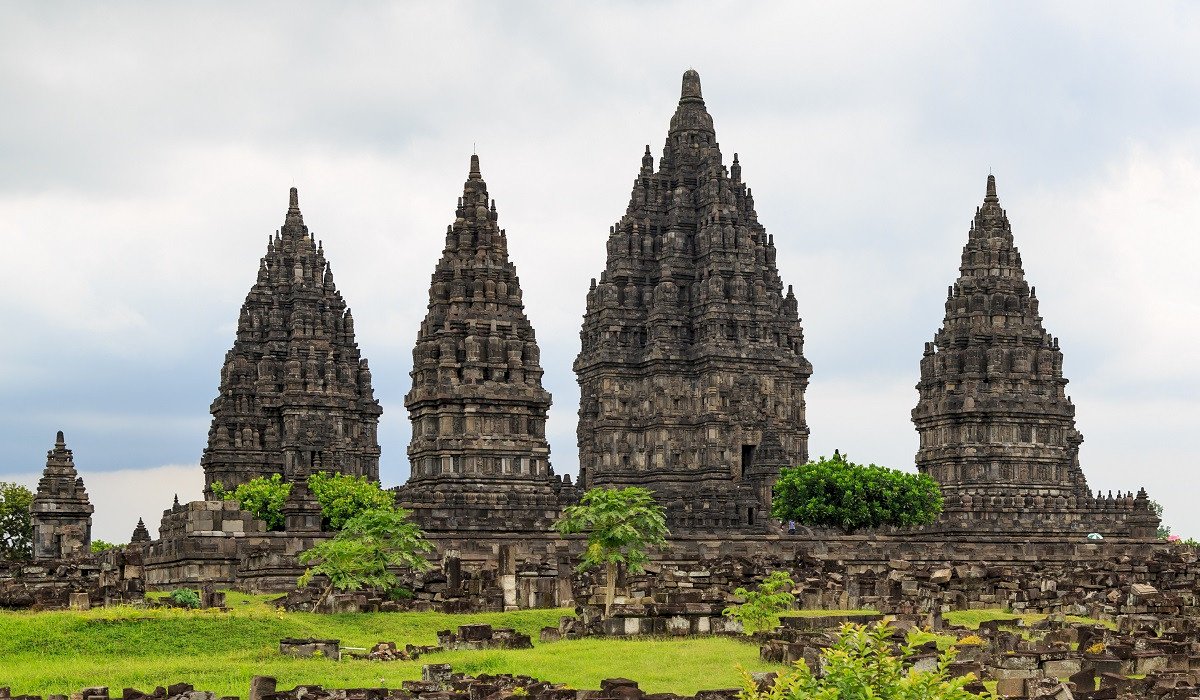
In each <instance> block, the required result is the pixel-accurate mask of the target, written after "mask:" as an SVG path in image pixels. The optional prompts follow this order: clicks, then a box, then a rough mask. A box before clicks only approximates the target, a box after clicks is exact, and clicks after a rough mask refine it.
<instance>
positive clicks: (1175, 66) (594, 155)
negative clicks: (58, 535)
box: [0, 1, 1200, 542]
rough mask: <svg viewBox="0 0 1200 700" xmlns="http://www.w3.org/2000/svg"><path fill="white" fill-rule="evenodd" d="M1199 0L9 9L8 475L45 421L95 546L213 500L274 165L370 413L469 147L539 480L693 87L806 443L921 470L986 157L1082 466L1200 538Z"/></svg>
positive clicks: (1, 61) (400, 363) (3, 392)
mask: <svg viewBox="0 0 1200 700" xmlns="http://www.w3.org/2000/svg"><path fill="white" fill-rule="evenodd" d="M1197 66H1200V5H1197V4H1195V3H1178V4H1174V3H1136V4H1133V3H1122V4H1118V3H1111V4H1109V3H1096V2H1090V1H1089V2H1075V3H1046V2H1028V3H991V4H985V3H941V2H939V3H930V4H918V3H878V2H872V3H865V4H852V3H844V2H840V3H829V2H819V3H816V2H814V3H797V2H780V3H765V2H763V3H757V2H753V3H746V2H737V3H733V2H730V3H698V2H678V3H675V2H659V3H642V2H637V3H634V2H629V3H582V2H581V3H569V2H547V3H519V2H505V3H445V2H438V3H424V4H421V5H417V4H405V3H366V2H362V3H323V4H316V3H305V2H286V3H284V2H280V3H224V4H221V3H116V2H113V3H104V4H100V3H54V2H25V3H7V2H5V3H0V105H2V106H0V240H2V241H3V256H4V258H3V259H4V262H5V265H4V271H3V273H2V274H0V308H2V310H3V317H2V318H3V321H2V325H0V329H2V333H3V339H4V340H3V342H2V343H0V479H9V480H13V479H15V480H19V481H23V482H25V483H30V484H32V483H34V482H35V481H36V476H37V474H38V472H40V470H41V468H42V466H43V465H44V463H45V450H47V449H49V448H50V447H51V446H52V443H53V439H54V432H55V431H56V430H59V429H62V430H64V431H66V436H67V441H68V445H69V446H70V447H72V448H73V449H74V450H75V457H76V464H77V465H78V467H79V469H80V471H81V474H82V475H83V478H84V480H85V482H86V483H87V485H88V488H89V489H90V491H91V492H92V495H93V500H94V502H95V504H96V516H95V531H94V535H95V536H96V537H100V538H103V539H108V540H116V541H119V542H124V541H127V540H128V537H129V534H130V532H131V531H132V529H133V526H134V524H135V523H136V522H137V519H138V517H139V516H140V517H145V518H146V521H147V525H148V526H149V527H150V529H151V531H152V532H155V531H156V529H157V525H158V519H159V517H160V514H161V511H162V510H163V509H164V508H166V507H167V506H168V505H169V504H170V498H171V494H172V493H174V492H178V493H179V495H180V498H181V499H182V500H192V499H195V498H199V497H200V488H201V483H202V481H201V478H200V476H199V467H198V466H196V465H197V464H198V462H199V458H200V453H201V450H202V448H203V446H204V443H205V438H206V434H207V430H208V425H209V414H208V406H209V403H210V402H211V401H212V400H213V398H215V396H216V390H217V383H218V379H219V369H220V366H221V363H222V358H223V356H224V353H225V352H226V351H227V350H228V349H229V347H230V345H231V344H232V342H233V336H234V329H235V324H236V321H237V316H238V308H239V306H240V305H241V303H242V300H243V298H244V296H245V294H246V292H247V290H248V289H249V288H250V285H251V284H252V283H253V282H254V279H255V275H256V272H257V269H258V260H259V258H260V257H261V256H262V254H263V253H264V252H265V248H266V241H267V236H268V234H270V233H271V232H273V231H274V230H275V229H276V228H278V227H279V226H280V224H281V223H282V221H283V216H284V212H285V209H286V205H287V190H288V188H289V187H291V186H293V185H295V186H297V187H299V189H300V202H301V207H302V209H303V211H304V216H305V221H306V223H308V224H309V226H310V228H311V229H312V230H313V231H314V232H315V233H316V235H317V237H318V238H320V239H322V240H323V241H324V244H325V250H326V252H327V254H328V256H329V259H330V260H331V262H332V266H333V270H334V276H335V279H336V282H337V285H338V287H339V289H340V290H341V291H342V293H343V294H344V296H345V298H346V299H347V301H348V303H349V304H350V305H351V307H352V308H353V309H354V317H355V321H356V329H357V332H358V341H359V344H360V346H361V347H362V350H363V354H364V356H365V357H367V358H368V359H369V360H370V362H371V368H372V370H373V373H374V377H375V384H376V391H377V395H378V397H379V399H380V401H381V402H382V404H383V409H384V414H383V419H382V422H381V426H380V443H381V445H382V448H383V461H382V469H381V471H382V478H383V482H384V484H385V485H395V484H399V483H402V482H403V481H404V480H405V478H406V477H407V475H408V463H407V459H406V457H405V448H406V446H407V443H408V438H409V423H408V417H407V414H406V412H405V410H404V405H403V397H404V394H405V392H406V391H407V390H408V388H409V378H408V371H409V369H410V364H411V348H412V343H413V341H414V339H415V337H416V332H417V327H418V325H419V323H420V320H421V318H422V317H423V315H424V313H425V307H426V303H427V300H428V297H427V293H428V292H427V290H428V285H429V277H430V274H431V273H432V271H433V267H434V263H435V262H436V260H437V258H438V256H439V253H440V249H441V246H442V244H443V242H444V231H445V227H446V225H447V224H449V223H450V222H451V221H452V220H453V215H454V205H455V201H456V198H457V197H458V196H459V194H460V193H461V191H462V181H463V180H464V179H465V177H466V174H467V166H468V158H469V156H470V154H471V152H472V149H473V148H474V149H477V151H478V153H479V155H480V158H481V160H482V166H483V175H484V178H485V179H486V180H487V182H488V185H489V189H490V191H491V194H492V196H493V197H495V198H496V200H497V203H498V210H499V214H500V222H501V225H502V226H504V227H505V228H506V229H507V231H508V236H509V249H510V252H511V254H512V257H513V261H514V262H515V263H516V265H517V270H518V273H519V274H520V277H521V283H522V287H523V289H524V292H525V302H526V309H527V312H528V314H529V317H530V319H531V321H532V322H533V325H534V327H535V328H536V330H537V333H538V338H539V340H540V343H541V347H542V362H543V365H544V366H545V370H546V375H545V381H546V385H547V388H548V389H549V390H550V391H551V392H552V393H553V395H554V408H553V409H552V412H551V420H550V424H549V426H548V431H549V437H550V442H551V450H552V455H551V456H552V461H553V463H554V465H555V467H556V469H557V470H558V471H560V472H561V471H566V472H570V473H574V472H575V471H576V468H577V453H576V445H575V415H576V410H577V408H578V389H577V386H576V384H575V377H574V375H573V373H572V372H571V361H572V360H573V358H574V356H575V354H576V353H577V352H578V350H579V340H578V338H579V336H578V332H579V326H580V320H581V315H582V313H583V309H584V301H585V294H586V292H587V288H588V281H589V279H590V278H592V277H595V276H598V275H599V273H600V271H601V270H602V269H603V268H604V252H605V240H606V236H607V231H608V226H609V225H611V224H612V223H613V222H615V221H616V220H617V219H618V218H619V217H620V216H621V214H622V213H623V212H624V211H625V207H626V204H627V202H628V196H629V192H630V187H631V185H632V182H633V178H634V177H635V176H636V174H637V171H638V167H639V165H640V161H641V154H642V150H643V148H644V146H645V144H650V146H651V150H652V151H653V152H654V153H655V154H658V153H661V150H662V146H663V141H664V139H665V136H666V130H667V125H668V122H669V119H670V117H671V114H672V113H673V111H674V109H675V103H676V101H677V100H678V96H679V84H680V76H681V74H682V72H683V71H684V70H685V69H687V68H689V67H693V68H695V69H697V70H698V71H699V72H700V76H701V79H702V81H703V86H704V97H705V99H706V101H707V103H708V107H709V111H710V112H711V113H712V115H713V117H714V119H715V122H716V128H717V135H718V138H719V140H720V142H721V146H722V150H723V151H724V153H725V155H726V158H727V162H728V161H731V160H732V156H733V153H734V152H735V151H736V152H737V153H739V154H740V159H741V163H742V165H743V176H744V179H745V180H746V181H747V182H748V183H749V184H750V186H751V187H752V188H753V189H754V193H755V203H756V205H757V207H758V213H759V218H760V220H761V221H762V222H763V224H764V225H765V226H766V228H767V231H768V232H770V233H772V234H774V237H775V242H776V245H777V246H778V248H779V268H780V272H781V274H782V275H783V278H784V282H785V283H788V284H794V285H795V287H796V292H797V296H798V297H799V305H800V314H801V316H802V317H803V319H804V329H805V333H806V338H807V343H806V346H805V353H806V355H807V356H808V358H809V359H810V360H811V361H812V363H813V365H814V367H815V370H814V373H813V377H812V384H811V387H810V390H809V393H808V410H809V423H810V426H811V428H812V441H811V451H812V453H813V454H814V455H818V454H828V453H831V452H832V451H833V450H834V448H840V449H841V450H843V451H847V452H849V454H850V456H851V458H852V459H854V460H855V461H862V462H876V463H879V464H884V465H888V466H893V467H898V468H904V469H912V468H913V455H914V453H915V451H916V449H917V434H916V432H915V431H914V430H913V428H912V424H911V422H910V419H909V411H910V410H911V409H912V407H913V406H914V405H915V403H916V400H917V394H916V391H915V390H914V389H913V385H914V384H915V383H916V381H917V378H918V370H919V367H918V363H919V360H920V358H921V352H922V348H923V343H924V342H925V341H927V340H931V339H932V337H933V334H934V332H935V331H936V330H937V328H938V326H939V325H940V322H941V319H942V315H943V306H942V305H943V302H944V299H945V293H946V286H947V285H948V284H950V283H951V282H953V280H954V279H955V277H956V276H957V267H958V263H959V254H960V251H961V248H962V245H963V243H964V242H965V241H966V238H967V229H968V226H969V223H970V220H971V217H972V214H973V212H974V210H975V207H976V206H978V205H979V203H980V202H981V200H982V198H983V190H984V181H985V178H986V176H987V174H988V172H989V170H990V171H991V172H994V173H995V174H996V177H997V180H998V183H999V192H1000V199H1001V203H1002V204H1003V205H1004V206H1005V207H1006V208H1007V210H1008V213H1009V217H1010V219H1011V221H1012V225H1013V231H1014V234H1015V236H1016V241H1017V245H1018V246H1019V247H1020V249H1021V252H1022V255H1023V259H1024V262H1025V266H1026V272H1027V274H1028V277H1029V279H1030V281H1031V283H1032V284H1035V285H1036V286H1037V288H1038V296H1039V298H1040V299H1041V311H1042V313H1043V314H1044V316H1045V323H1046V327H1047V328H1048V329H1049V330H1050V332H1052V333H1054V334H1056V335H1058V336H1059V337H1060V339H1061V343H1062V348H1063V351H1064V353H1065V356H1066V360H1065V366H1064V369H1065V373H1066V375H1067V377H1068V378H1069V379H1070V380H1071V384H1070V385H1069V387H1068V390H1069V392H1070V393H1071V395H1072V396H1073V398H1074V401H1075V403H1076V406H1077V420H1078V426H1079V429H1080V430H1081V431H1082V432H1083V434H1084V437H1085V439H1086V441H1085V443H1084V445H1083V448H1082V461H1083V466H1084V471H1085V473H1086V474H1087V476H1088V479H1089V480H1090V482H1091V485H1092V487H1093V488H1098V489H1103V490H1106V491H1107V490H1109V489H1112V490H1118V489H1120V490H1127V489H1133V490H1136V489H1137V488H1138V487H1139V486H1143V485H1144V486H1145V487H1146V488H1147V489H1148V490H1149V491H1150V493H1151V496H1152V497H1154V498H1156V499H1158V500H1159V501H1161V502H1162V503H1163V504H1164V505H1165V506H1166V519H1167V521H1168V522H1169V523H1170V524H1172V525H1174V526H1175V530H1176V531H1177V532H1182V533H1184V534H1191V535H1196V536H1200V508H1196V507H1195V500H1196V498H1197V496H1200V486H1198V485H1197V482H1196V480H1195V473H1196V468H1197V458H1196V450H1195V446H1194V442H1195V441H1194V436H1195V431H1196V430H1197V429H1198V428H1200V366H1198V363H1197V347H1200V330H1198V327H1197V319H1198V317H1200V281H1198V279H1200V274H1198V273H1197V269H1198V268H1200V244H1198V243H1197V240H1198V238H1200V230H1198V227H1200V224H1198V222H1200V71H1197V70H1196V67H1197Z"/></svg>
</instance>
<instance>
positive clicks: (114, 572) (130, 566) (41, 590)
mask: <svg viewBox="0 0 1200 700" xmlns="http://www.w3.org/2000/svg"><path fill="white" fill-rule="evenodd" d="M142 576H143V567H142V558H141V551H140V550H138V549H137V548H116V549H111V550H108V551H106V552H104V553H103V554H101V555H99V556H95V557H80V558H76V559H57V560H45V561H37V562H0V608H15V609H27V608H33V609H40V610H55V609H63V608H67V607H74V608H83V609H86V608H88V607H91V606H94V605H97V606H98V605H109V604H116V603H127V602H133V601H136V600H141V599H142V597H143V595H144V594H145V586H144V581H143V579H142Z"/></svg>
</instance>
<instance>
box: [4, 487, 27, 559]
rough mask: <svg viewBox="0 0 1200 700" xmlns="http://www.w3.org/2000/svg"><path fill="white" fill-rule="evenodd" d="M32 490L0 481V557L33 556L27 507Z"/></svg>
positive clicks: (18, 557) (19, 557) (25, 557)
mask: <svg viewBox="0 0 1200 700" xmlns="http://www.w3.org/2000/svg"><path fill="white" fill-rule="evenodd" d="M32 505H33V492H32V491H30V490H29V489H28V488H26V487H24V486H22V485H20V484H14V483H12V482H10V481H0V559H10V560H24V559H28V558H30V557H32V556H33V519H32V516H31V514H30V512H29V508H30V507H31V506H32Z"/></svg>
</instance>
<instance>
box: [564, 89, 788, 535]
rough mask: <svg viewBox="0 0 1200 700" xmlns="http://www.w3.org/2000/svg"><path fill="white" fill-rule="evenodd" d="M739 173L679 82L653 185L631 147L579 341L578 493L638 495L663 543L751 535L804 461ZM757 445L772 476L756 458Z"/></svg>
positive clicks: (774, 303)
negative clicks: (786, 470) (656, 506)
mask: <svg viewBox="0 0 1200 700" xmlns="http://www.w3.org/2000/svg"><path fill="white" fill-rule="evenodd" d="M741 170H742V168H741V165H740V164H739V162H738V157H737V154H734V158H733V164H732V165H730V166H729V168H728V169H727V168H726V166H725V164H724V161H723V158H722V155H721V150H720V147H719V145H718V143H717V139H716V133H715V131H714V130H713V120H712V117H711V116H710V115H709V113H708V111H707V110H706V108H705V106H704V99H703V97H702V96H701V91H700V76H699V75H697V74H696V72H695V71H690V70H689V71H688V72H686V73H684V76H683V90H682V95H681V97H680V100H679V107H678V108H677V110H676V111H675V116H674V117H672V118H671V127H670V131H669V132H668V134H667V141H666V145H665V146H664V148H663V154H662V158H661V159H660V160H659V163H658V169H657V170H655V167H654V158H653V156H651V155H650V147H649V146H647V147H646V153H645V155H644V156H643V157H642V167H641V171H640V172H639V173H638V176H637V178H636V179H635V180H634V185H633V193H632V195H631V198H630V202H629V207H628V209H627V210H626V213H625V215H624V216H623V217H622V218H621V220H620V221H619V222H618V223H617V224H616V225H615V226H613V227H612V228H611V229H610V230H609V237H608V263H607V266H606V269H605V270H604V272H603V273H602V274H601V276H600V280H599V282H597V281H596V280H592V287H591V289H590V290H589V292H588V296H587V313H586V314H585V316H584V321H583V330H582V332H581V333H580V338H581V341H582V350H581V351H580V353H579V357H578V358H577V359H576V361H575V372H576V374H577V376H578V379H579V386H580V394H581V396H580V404H579V433H578V434H579V464H580V478H579V481H580V484H581V486H584V487H592V486H630V485H639V486H648V487H650V488H652V489H654V490H655V491H656V492H657V493H658V497H659V500H660V502H662V503H663V504H664V505H665V506H666V508H667V514H668V521H669V524H670V526H671V527H672V529H673V530H679V529H730V528H758V527H762V526H764V525H765V524H766V523H767V521H768V503H769V498H770V489H771V486H772V485H773V483H774V479H775V477H776V475H777V474H778V466H779V465H781V464H790V463H799V462H803V461H805V460H807V458H808V425H807V423H806V422H805V413H804V391H805V388H806V387H807V385H808V378H809V376H810V375H811V373H812V366H811V365H810V364H809V362H808V360H806V359H805V358H804V354H803V349H804V334H803V331H802V330H801V327H800V319H799V316H798V314H797V303H796V297H795V295H794V294H793V292H792V289H791V287H790V286H789V287H788V288H787V290H786V293H785V291H784V286H783V282H782V281H781V279H780V277H779V272H778V270H777V269H776V265H775V255H776V252H775V245H774V240H773V238H772V237H771V236H769V235H768V234H767V232H766V230H765V229H764V228H763V226H762V224H760V223H759V221H758V215H757V214H756V213H755V210H754V197H753V195H752V193H751V191H750V189H749V188H748V187H747V186H746V185H745V184H744V183H743V182H742V172H741ZM766 433H774V437H773V438H772V439H773V440H774V441H775V442H776V443H777V444H776V445H774V446H773V450H774V454H773V455H772V460H773V461H774V462H775V464H772V465H764V464H763V463H762V462H761V460H760V459H759V458H758V456H757V455H758V452H759V450H760V448H761V446H762V445H763V443H764V439H765V437H764V436H765V434H766Z"/></svg>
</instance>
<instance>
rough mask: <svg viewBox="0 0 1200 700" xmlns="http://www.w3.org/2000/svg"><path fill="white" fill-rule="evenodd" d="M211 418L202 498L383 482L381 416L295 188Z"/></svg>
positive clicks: (243, 315)
mask: <svg viewBox="0 0 1200 700" xmlns="http://www.w3.org/2000/svg"><path fill="white" fill-rule="evenodd" d="M211 411H212V415H213V420H212V427H211V428H210V430H209V435H208V446H207V447H206V448H205V450H204V455H203V457H202V458H201V460H200V462H201V465H202V466H203V467H204V489H205V496H206V497H211V496H212V495H213V490H212V485H213V483H214V482H220V483H221V485H222V486H223V487H224V488H225V489H227V490H232V489H233V488H234V487H236V486H237V485H239V484H242V483H245V482H246V481H249V480H251V479H253V478H255V477H259V476H270V475H271V474H283V475H284V477H285V479H288V480H290V479H292V478H293V476H294V475H295V474H296V473H297V472H299V471H302V470H303V471H305V472H306V473H312V472H318V471H327V472H338V473H342V474H349V475H353V476H365V477H367V478H368V479H371V480H376V481H377V480H378V479H379V443H378V439H377V430H378V425H379V416H380V414H381V413H382V409H381V408H380V406H379V402H378V401H377V400H376V399H375V395H374V389H373V388H372V386H371V373H370V370H369V369H368V367H367V360H366V358H364V357H362V355H361V353H360V352H359V349H358V344H357V343H356V342H355V339H354V319H353V316H352V315H351V314H350V308H349V307H348V306H347V305H346V302H345V300H344V299H343V298H342V295H341V293H340V292H339V291H338V290H337V287H336V286H335V285H334V282H333V270H332V267H331V266H330V264H329V262H328V261H327V260H326V259H325V249H324V244H323V243H322V242H319V241H317V240H315V238H314V237H313V235H312V234H311V232H310V231H309V230H308V227H307V226H305V225H304V217H303V215H302V214H301V213H300V198H299V194H298V192H297V191H296V188H295V187H293V188H291V190H290V192H289V193H288V208H287V213H286V215H285V217H284V222H283V226H282V228H280V229H279V231H277V232H276V233H275V235H274V236H272V237H270V238H268V241H267V253H266V255H265V256H263V258H262V260H261V261H260V262H259V266H258V275H257V281H256V282H255V284H254V286H253V287H251V289H250V292H249V294H247V295H246V301H245V303H243V304H242V309H241V312H240V314H239V320H238V326H237V337H236V339H235V340H234V344H233V347H232V348H231V349H230V351H229V352H228V353H226V355H225V364H224V367H223V368H222V370H221V385H220V393H219V395H218V396H217V399H216V400H215V401H213V404H212V408H211Z"/></svg>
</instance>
